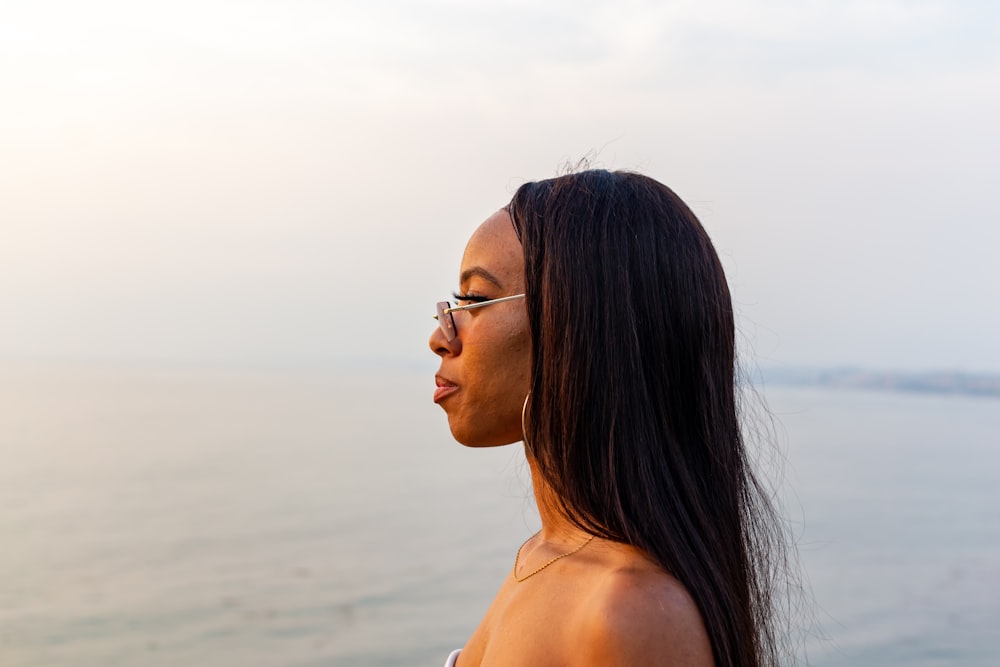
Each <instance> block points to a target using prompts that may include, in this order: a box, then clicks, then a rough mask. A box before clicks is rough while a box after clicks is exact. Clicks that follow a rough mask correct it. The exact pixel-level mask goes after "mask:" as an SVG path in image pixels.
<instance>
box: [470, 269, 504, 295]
mask: <svg viewBox="0 0 1000 667" xmlns="http://www.w3.org/2000/svg"><path fill="white" fill-rule="evenodd" d="M473 276H479V277H480V278H482V279H483V280H485V281H487V282H490V283H493V285H494V286H496V287H497V288H498V289H503V285H501V284H500V280H499V279H498V278H497V277H496V276H494V275H493V274H492V273H490V272H489V271H487V270H486V269H484V268H482V267H480V266H473V267H471V268H468V269H466V270H465V271H462V275H461V276H460V277H459V278H460V283H461V284H462V285H464V284H465V283H467V282H469V279H470V278H472V277H473Z"/></svg>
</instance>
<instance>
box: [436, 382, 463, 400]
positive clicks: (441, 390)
mask: <svg viewBox="0 0 1000 667" xmlns="http://www.w3.org/2000/svg"><path fill="white" fill-rule="evenodd" d="M456 391H458V387H457V386H455V385H453V384H446V385H444V386H440V385H439V386H437V387H435V388H434V402H435V403H440V402H441V401H442V399H444V398H445V397H446V396H449V395H451V394H453V393H455V392H456Z"/></svg>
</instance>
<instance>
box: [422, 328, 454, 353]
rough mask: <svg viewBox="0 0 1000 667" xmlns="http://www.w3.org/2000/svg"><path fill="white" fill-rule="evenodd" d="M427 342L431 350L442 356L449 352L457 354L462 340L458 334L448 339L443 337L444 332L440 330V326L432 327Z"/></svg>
mask: <svg viewBox="0 0 1000 667" xmlns="http://www.w3.org/2000/svg"><path fill="white" fill-rule="evenodd" d="M428 344H429V345H430V348H431V352H433V353H434V354H436V355H438V356H439V357H444V356H446V355H449V354H452V355H454V354H458V353H459V352H461V351H462V342H461V340H459V338H458V336H455V337H454V338H452V339H451V340H450V341H449V340H448V339H447V338H446V337H445V335H444V332H443V331H441V327H434V331H432V332H431V338H430V340H429V341H428Z"/></svg>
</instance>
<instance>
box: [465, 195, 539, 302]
mask: <svg viewBox="0 0 1000 667" xmlns="http://www.w3.org/2000/svg"><path fill="white" fill-rule="evenodd" d="M484 273H485V274H487V275H483V274H484ZM475 275H479V276H480V277H482V278H484V279H486V280H487V281H488V282H493V281H489V276H492V277H493V278H495V279H496V282H498V283H500V284H498V285H497V287H501V288H509V287H516V286H519V285H521V284H523V282H524V256H523V254H522V252H521V243H520V242H519V241H518V240H517V234H516V233H515V232H514V225H513V224H512V223H511V220H510V216H509V215H508V214H507V211H505V210H502V209H501V210H500V211H497V212H496V213H494V214H493V215H491V216H490V217H488V218H487V219H486V220H485V221H484V222H483V223H482V224H481V225H479V227H478V228H477V229H476V231H475V232H473V234H472V237H471V238H470V239H469V243H468V244H467V245H466V246H465V254H464V255H463V256H462V269H461V276H460V278H461V280H462V281H463V282H464V281H465V280H467V279H471V278H472V277H473V276H475Z"/></svg>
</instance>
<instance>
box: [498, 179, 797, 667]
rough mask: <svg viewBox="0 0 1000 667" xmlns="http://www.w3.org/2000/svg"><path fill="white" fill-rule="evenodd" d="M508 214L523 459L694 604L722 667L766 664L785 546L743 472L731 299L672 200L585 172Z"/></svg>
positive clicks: (688, 219) (687, 217)
mask: <svg viewBox="0 0 1000 667" xmlns="http://www.w3.org/2000/svg"><path fill="white" fill-rule="evenodd" d="M508 211H509V213H510V216H511V218H512V220H513V222H514V227H515V229H516V231H517V234H518V237H519V238H520V240H521V243H522V246H523V248H524V266H525V279H526V293H527V304H526V305H527V311H528V321H529V326H530V332H531V353H532V376H531V394H530V396H529V401H528V405H527V407H526V415H527V419H526V433H525V435H526V438H527V440H526V442H527V447H528V455H529V456H532V457H533V458H534V459H535V460H536V461H537V465H538V469H539V471H540V473H541V474H542V475H543V477H544V479H545V480H546V482H548V484H549V485H550V486H551V487H552V489H553V490H554V491H555V494H556V495H557V497H558V499H559V502H560V503H561V510H562V511H563V512H564V513H565V515H566V516H567V517H568V518H569V519H570V520H572V521H573V522H574V523H575V524H576V525H578V526H579V527H580V528H582V529H584V530H586V531H588V532H590V533H592V534H595V535H598V536H601V537H603V538H605V539H609V540H614V541H618V542H623V543H626V544H630V545H633V546H635V547H638V548H639V549H642V550H643V551H644V552H645V553H646V554H648V555H649V556H650V557H651V558H653V559H654V560H655V561H656V562H657V563H658V564H659V565H660V566H661V567H662V568H663V569H664V570H666V571H667V572H669V573H670V574H671V575H673V576H674V577H676V578H677V579H678V580H679V581H680V582H681V583H682V584H683V585H684V586H685V587H686V588H687V590H688V592H689V593H690V594H691V596H692V597H693V598H694V600H695V602H696V604H697V605H698V608H699V610H700V612H701V615H702V618H703V621H704V623H705V627H706V629H707V631H708V635H709V638H710V640H711V644H712V651H713V653H714V657H715V662H716V664H717V665H739V666H741V667H742V666H752V667H761V666H763V665H773V664H777V662H778V660H779V654H780V653H781V649H780V648H779V645H780V644H781V642H780V637H778V636H777V633H776V631H775V624H774V622H773V610H772V606H773V605H772V602H773V598H772V586H771V581H770V580H771V575H772V574H773V572H774V571H775V560H779V561H780V560H781V559H782V558H783V555H784V551H783V545H784V543H785V540H784V533H783V531H782V529H781V524H780V522H779V520H778V517H777V515H776V513H775V511H774V509H773V508H772V505H771V504H770V502H769V499H768V494H767V493H766V492H765V490H764V489H763V488H762V487H761V485H760V484H759V483H758V481H757V478H756V477H755V476H754V473H753V471H752V470H751V465H750V462H749V461H748V455H747V452H746V449H745V447H744V443H743V438H742V436H741V429H740V423H739V418H738V415H737V399H736V386H735V377H736V365H735V350H734V347H735V346H734V339H735V333H734V331H735V328H734V318H733V307H732V300H731V298H730V295H729V288H728V286H727V284H726V278H725V274H724V273H723V270H722V265H721V264H720V262H719V258H718V256H717V254H716V252H715V249H714V247H713V246H712V242H711V241H710V240H709V238H708V235H707V234H706V233H705V230H704V229H703V228H702V226H701V224H700V223H699V222H698V219H697V218H696V217H695V215H694V213H692V212H691V210H690V209H689V208H688V207H687V206H686V205H685V204H684V202H683V201H681V199H680V198H679V197H678V196H677V195H675V194H674V193H673V191H672V190H670V189H669V188H667V187H666V186H664V185H663V184H661V183H659V182H657V181H655V180H653V179H651V178H648V177H645V176H641V175H639V174H634V173H626V172H608V171H603V170H590V171H584V172H580V173H575V174H570V175H566V176H561V177H558V178H554V179H550V180H546V181H540V182H536V183H527V184H525V185H523V186H521V187H520V188H519V189H518V190H517V192H516V193H515V194H514V198H513V200H512V201H511V203H510V205H509V208H508Z"/></svg>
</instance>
